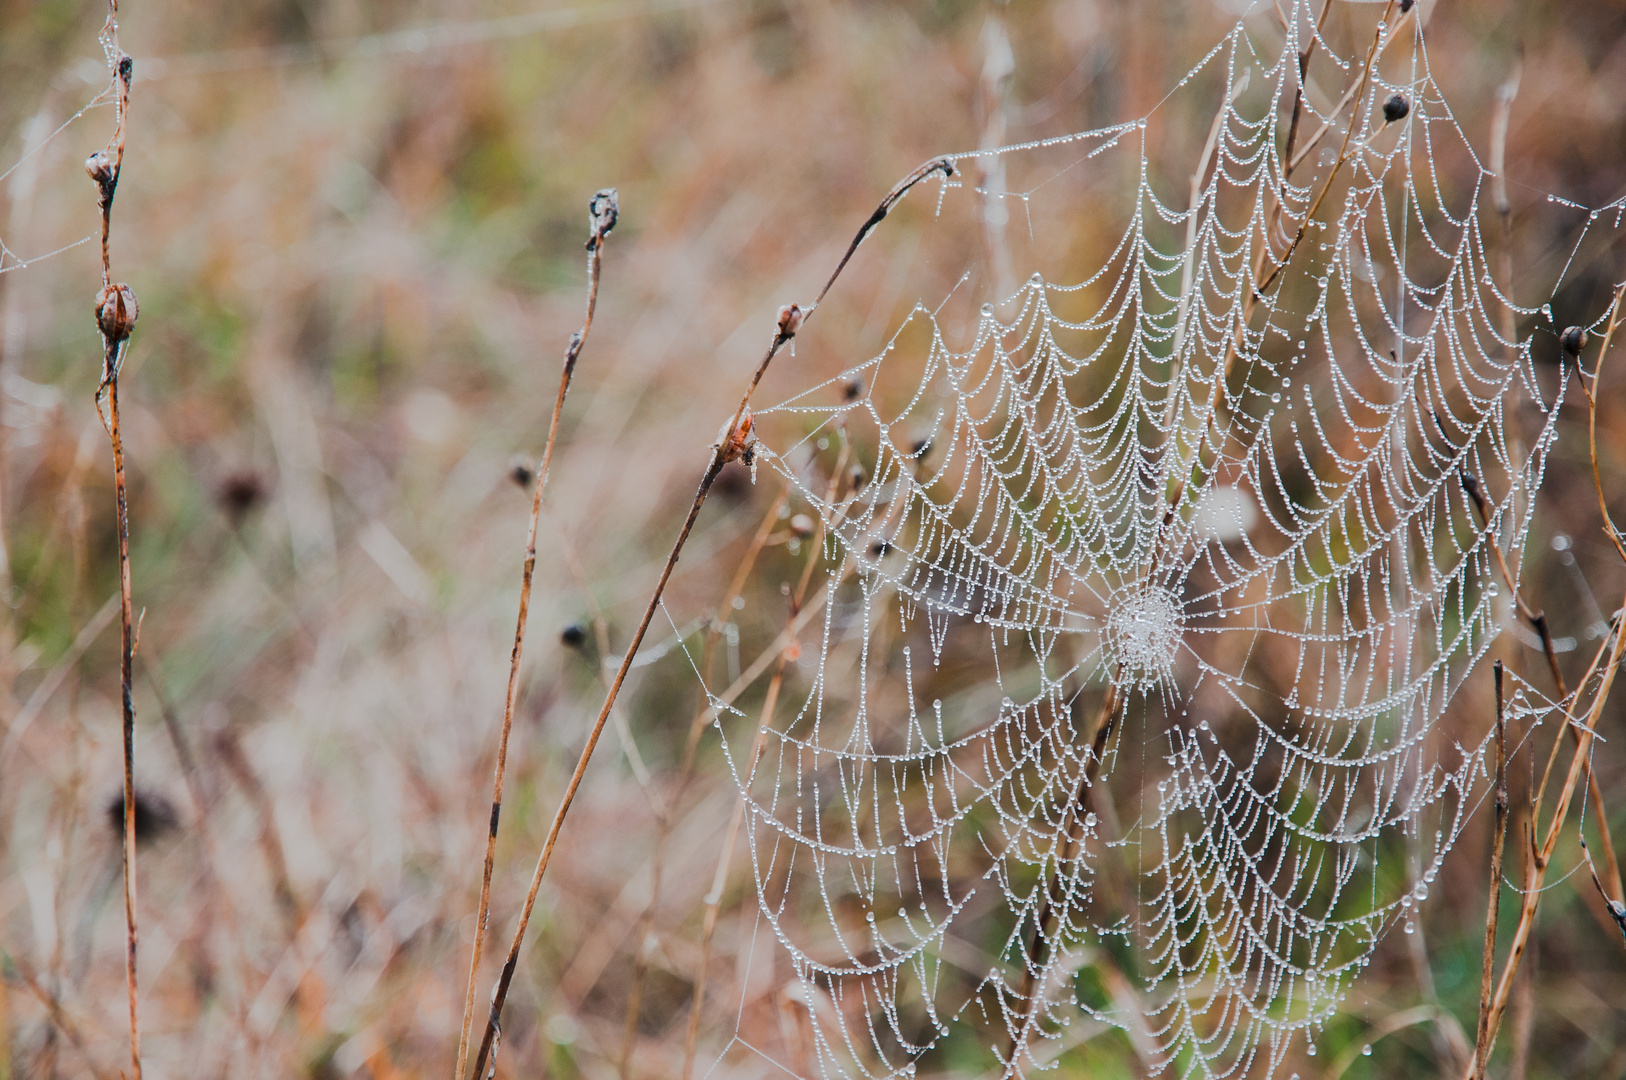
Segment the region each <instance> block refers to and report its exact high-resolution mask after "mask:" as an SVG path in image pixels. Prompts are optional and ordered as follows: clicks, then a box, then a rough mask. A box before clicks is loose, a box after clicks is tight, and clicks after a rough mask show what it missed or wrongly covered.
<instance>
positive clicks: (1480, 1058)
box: [1473, 660, 1507, 1080]
mask: <svg viewBox="0 0 1626 1080" xmlns="http://www.w3.org/2000/svg"><path fill="white" fill-rule="evenodd" d="M1493 670H1494V672H1495V676H1496V828H1495V833H1494V836H1493V837H1492V839H1491V867H1490V900H1489V901H1487V903H1486V908H1485V955H1484V962H1483V964H1482V965H1481V968H1480V976H1479V1031H1478V1035H1477V1036H1476V1038H1475V1042H1474V1058H1473V1061H1474V1066H1473V1078H1474V1080H1480V1078H1482V1077H1483V1076H1484V1075H1485V1062H1486V1061H1487V1060H1488V1059H1489V1058H1490V1040H1489V1039H1487V1038H1486V1034H1487V1032H1488V1031H1489V1029H1490V1010H1491V979H1492V976H1494V975H1495V973H1496V921H1497V911H1498V908H1499V906H1500V901H1501V899H1502V849H1503V848H1504V847H1505V846H1506V842H1507V723H1506V719H1505V718H1504V716H1503V713H1502V662H1501V661H1500V660H1498V661H1496V667H1495V668H1494V669H1493Z"/></svg>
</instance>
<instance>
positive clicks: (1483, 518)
mask: <svg viewBox="0 0 1626 1080" xmlns="http://www.w3.org/2000/svg"><path fill="white" fill-rule="evenodd" d="M1462 479H1463V484H1462V486H1463V488H1464V489H1465V490H1466V491H1467V492H1468V495H1469V497H1470V498H1471V499H1472V500H1473V504H1474V507H1475V508H1476V509H1477V510H1478V511H1479V520H1480V523H1481V525H1482V526H1483V527H1484V528H1486V529H1487V530H1488V529H1489V528H1490V507H1488V506H1487V505H1486V504H1485V494H1484V492H1483V490H1481V488H1480V486H1479V481H1478V480H1477V479H1474V478H1473V474H1472V473H1466V472H1465V473H1463V474H1462ZM1485 540H1486V542H1487V543H1488V544H1489V546H1490V550H1491V555H1492V556H1494V557H1495V559H1496V565H1497V567H1498V568H1500V570H1501V574H1502V580H1503V581H1504V582H1506V583H1507V588H1508V591H1509V592H1510V593H1512V594H1513V602H1514V604H1515V605H1516V606H1517V607H1518V609H1519V614H1520V616H1522V617H1523V618H1524V620H1525V621H1526V622H1528V623H1529V624H1530V626H1531V629H1533V630H1535V632H1536V634H1537V636H1539V637H1540V638H1541V651H1542V652H1543V654H1545V656H1546V657H1547V671H1548V673H1549V674H1550V675H1551V676H1552V679H1553V687H1554V689H1556V690H1557V692H1558V700H1559V701H1560V702H1565V703H1567V702H1568V701H1569V696H1570V691H1569V685H1568V683H1566V682H1565V681H1564V672H1563V669H1561V668H1560V667H1559V666H1558V649H1557V647H1556V646H1555V645H1554V644H1553V633H1552V629H1551V627H1549V626H1548V625H1547V615H1546V613H1545V612H1542V611H1537V610H1535V609H1534V608H1532V607H1531V606H1530V605H1529V604H1528V603H1527V602H1526V601H1525V599H1524V594H1523V593H1522V592H1521V591H1520V590H1519V587H1518V585H1517V584H1515V583H1514V581H1513V574H1512V572H1511V571H1510V570H1509V569H1508V565H1507V559H1506V558H1504V557H1503V555H1502V546H1501V545H1500V544H1499V543H1497V541H1496V537H1495V536H1494V535H1491V534H1490V533H1489V532H1488V531H1487V533H1486V535H1485ZM1570 735H1571V736H1573V737H1574V738H1575V739H1576V745H1580V738H1581V733H1580V732H1578V731H1576V730H1575V728H1574V727H1573V726H1572V727H1571V728H1570ZM1585 769H1586V783H1587V797H1588V798H1589V799H1590V800H1591V801H1592V812H1593V814H1594V815H1595V816H1596V818H1597V825H1598V842H1599V844H1601V845H1602V847H1603V856H1604V869H1605V872H1606V873H1607V875H1608V880H1609V881H1612V882H1614V885H1615V892H1616V893H1617V894H1619V893H1620V891H1621V883H1620V863H1619V861H1618V860H1617V859H1616V857H1615V840H1614V837H1613V835H1612V834H1611V833H1610V830H1609V813H1608V810H1607V809H1606V808H1605V806H1604V802H1603V789H1602V788H1601V787H1600V786H1599V785H1598V778H1597V777H1596V776H1594V775H1593V774H1592V762H1591V761H1590V760H1589V761H1587V762H1586V764H1585Z"/></svg>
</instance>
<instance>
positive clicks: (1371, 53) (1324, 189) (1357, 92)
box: [1256, 0, 1416, 293]
mask: <svg viewBox="0 0 1626 1080" xmlns="http://www.w3.org/2000/svg"><path fill="white" fill-rule="evenodd" d="M1393 10H1394V0H1389V2H1388V3H1387V4H1386V5H1384V8H1383V17H1382V18H1381V19H1379V20H1378V30H1377V33H1375V34H1374V35H1373V36H1372V47H1371V48H1369V49H1368V50H1367V51H1366V63H1365V64H1364V65H1362V67H1361V78H1360V81H1359V82H1358V83H1356V84H1355V86H1354V88H1353V96H1351V95H1350V94H1346V95H1345V96H1344V100H1343V101H1341V102H1339V105H1338V108H1336V109H1334V110H1333V114H1332V116H1331V117H1328V119H1327V125H1330V124H1331V123H1332V121H1333V120H1334V119H1335V118H1336V117H1337V116H1338V115H1339V114H1340V113H1341V112H1343V109H1344V105H1345V104H1346V103H1347V102H1349V101H1351V100H1355V99H1358V98H1360V97H1362V96H1364V95H1365V93H1366V87H1367V84H1368V83H1370V82H1371V81H1372V62H1373V61H1374V60H1375V59H1376V58H1377V54H1378V45H1379V44H1381V43H1382V41H1383V29H1384V27H1385V26H1387V25H1388V23H1389V13H1390V12H1391V11H1393ZM1415 10H1416V5H1415V4H1414V5H1413V6H1412V7H1411V8H1409V9H1408V10H1407V11H1406V14H1405V15H1404V16H1402V19H1401V21H1402V22H1404V21H1405V18H1407V17H1409V16H1410V15H1411V14H1412V12H1413V11H1415ZM1395 29H1396V30H1399V29H1400V26H1399V24H1398V23H1397V24H1396V25H1395ZM1327 125H1323V126H1322V128H1321V130H1320V131H1318V132H1316V134H1315V137H1314V138H1312V139H1311V140H1310V142H1309V144H1308V145H1306V146H1305V147H1304V149H1303V150H1302V151H1300V152H1299V156H1298V157H1296V158H1292V159H1290V160H1289V162H1288V167H1289V169H1291V168H1292V167H1293V166H1296V165H1297V164H1298V163H1299V161H1300V160H1302V159H1303V157H1304V155H1305V154H1308V153H1309V152H1310V151H1311V149H1313V148H1314V146H1315V144H1316V143H1317V142H1319V141H1320V140H1321V136H1322V135H1323V134H1324V133H1325V132H1326V131H1327ZM1354 134H1355V125H1354V124H1353V123H1351V124H1350V125H1349V127H1347V128H1346V129H1345V130H1344V142H1343V145H1342V146H1340V147H1339V148H1338V160H1337V161H1335V162H1334V163H1333V166H1332V171H1331V172H1329V173H1328V174H1327V179H1326V180H1325V181H1324V182H1323V183H1322V185H1321V191H1320V192H1319V193H1318V194H1317V195H1316V197H1315V202H1313V203H1311V204H1310V209H1309V210H1308V211H1306V212H1305V215H1304V220H1303V221H1302V222H1300V223H1299V229H1298V232H1297V233H1296V234H1295V235H1294V237H1293V242H1292V243H1290V244H1288V245H1287V250H1286V251H1285V252H1283V253H1282V258H1281V261H1280V262H1279V263H1277V264H1276V268H1275V269H1274V270H1272V271H1271V272H1270V276H1269V277H1267V278H1265V280H1264V281H1262V282H1260V283H1259V286H1258V288H1257V289H1256V291H1257V292H1260V293H1263V292H1264V291H1265V290H1266V289H1268V288H1270V286H1271V284H1272V283H1273V282H1274V281H1275V280H1276V278H1277V277H1278V276H1279V275H1280V274H1281V272H1282V271H1283V270H1285V269H1286V268H1287V264H1288V263H1289V262H1290V261H1291V260H1292V258H1293V252H1295V251H1297V250H1298V246H1299V244H1300V243H1301V242H1302V241H1303V240H1304V233H1305V231H1306V230H1307V229H1308V228H1309V226H1310V222H1312V221H1314V220H1315V215H1316V212H1317V211H1318V210H1320V209H1321V204H1322V202H1324V201H1325V200H1326V198H1327V193H1328V192H1329V191H1331V190H1332V182H1333V180H1335V179H1337V177H1338V172H1339V170H1340V169H1342V168H1343V167H1344V162H1346V161H1348V160H1349V140H1350V138H1351V137H1353V136H1354Z"/></svg>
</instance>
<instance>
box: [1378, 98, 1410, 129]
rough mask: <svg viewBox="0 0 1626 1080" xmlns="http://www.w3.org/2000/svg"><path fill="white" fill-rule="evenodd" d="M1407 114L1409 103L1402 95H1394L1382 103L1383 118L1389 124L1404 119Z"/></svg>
mask: <svg viewBox="0 0 1626 1080" xmlns="http://www.w3.org/2000/svg"><path fill="white" fill-rule="evenodd" d="M1409 112H1411V102H1409V101H1407V100H1406V98H1405V96H1404V95H1402V94H1396V95H1395V96H1394V97H1391V98H1390V99H1389V100H1388V101H1385V102H1384V103H1383V118H1384V119H1385V120H1387V121H1388V122H1389V123H1391V124H1392V123H1394V122H1395V121H1396V120H1403V119H1405V117H1406V114H1407V113H1409Z"/></svg>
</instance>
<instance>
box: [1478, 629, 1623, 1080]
mask: <svg viewBox="0 0 1626 1080" xmlns="http://www.w3.org/2000/svg"><path fill="white" fill-rule="evenodd" d="M1623 602H1626V601H1623ZM1623 651H1626V619H1623V620H1621V622H1620V624H1619V626H1617V628H1616V630H1615V633H1614V634H1613V640H1612V641H1611V642H1609V643H1608V660H1607V663H1604V655H1603V651H1602V650H1600V652H1599V655H1598V657H1597V658H1596V659H1595V660H1594V661H1593V665H1592V669H1591V671H1589V672H1588V675H1587V678H1588V680H1590V679H1591V677H1592V676H1593V675H1594V674H1596V673H1598V672H1599V670H1600V668H1601V670H1602V679H1601V681H1600V683H1599V685H1598V689H1597V691H1596V692H1595V693H1594V694H1593V697H1592V704H1591V707H1590V708H1589V709H1588V711H1587V716H1586V720H1585V721H1584V722H1583V728H1582V733H1581V744H1580V745H1579V746H1578V747H1577V748H1576V751H1575V756H1574V757H1573V758H1572V759H1571V760H1570V767H1569V771H1568V773H1567V774H1566V775H1565V779H1564V785H1563V787H1562V788H1561V789H1560V790H1559V795H1558V803H1557V805H1556V806H1555V807H1554V808H1553V814H1552V818H1551V819H1550V820H1549V822H1548V826H1547V832H1546V834H1545V836H1544V838H1543V840H1542V843H1541V846H1540V847H1539V848H1537V849H1536V850H1535V852H1534V857H1533V859H1532V860H1531V872H1530V875H1529V877H1530V880H1528V881H1527V882H1526V888H1525V893H1524V897H1523V903H1522V905H1521V906H1520V909H1519V921H1518V924H1517V926H1516V927H1515V928H1514V931H1513V942H1512V944H1511V945H1510V947H1509V950H1508V958H1507V961H1506V963H1505V964H1504V965H1503V968H1502V977H1501V979H1500V981H1499V982H1498V983H1497V986H1496V992H1495V994H1494V996H1493V997H1492V999H1491V1004H1490V1009H1489V1012H1488V1016H1487V1020H1486V1024H1485V1031H1484V1034H1483V1038H1482V1040H1481V1043H1482V1045H1481V1046H1480V1048H1479V1052H1478V1054H1477V1055H1476V1060H1477V1059H1478V1058H1480V1057H1484V1058H1488V1057H1489V1055H1490V1049H1491V1047H1493V1046H1494V1045H1495V1043H1496V1035H1497V1031H1498V1029H1499V1028H1500V1026H1501V1021H1502V1014H1503V1012H1504V1011H1505V1010H1506V1008H1507V1004H1508V999H1509V997H1510V995H1511V994H1512V992H1513V979H1514V976H1515V975H1516V974H1517V973H1518V968H1519V961H1520V959H1521V958H1522V957H1523V955H1524V950H1525V947H1526V946H1527V945H1528V944H1529V941H1530V934H1531V931H1532V930H1533V929H1534V926H1535V919H1536V910H1537V907H1538V906H1539V904H1540V903H1541V891H1542V883H1543V881H1544V880H1545V878H1546V874H1547V866H1548V864H1549V862H1550V861H1551V859H1552V854H1553V849H1554V848H1555V847H1557V845H1558V837H1559V835H1560V833H1561V832H1562V830H1563V826H1564V821H1565V819H1566V818H1567V817H1568V816H1569V809H1570V802H1571V801H1572V799H1573V798H1574V794H1575V789H1576V787H1577V785H1578V784H1579V783H1580V779H1581V771H1582V764H1583V762H1584V760H1585V758H1586V755H1587V752H1588V751H1589V750H1590V749H1591V746H1592V737H1593V734H1594V732H1595V730H1596V727H1597V722H1598V717H1599V716H1600V715H1601V714H1602V712H1603V706H1604V703H1605V702H1606V701H1607V700H1608V697H1609V691H1610V690H1611V689H1613V687H1614V681H1615V673H1616V671H1618V670H1619V665H1620V660H1621V654H1622V652H1623ZM1583 685H1584V684H1583ZM1576 720H1577V717H1576V715H1575V703H1572V704H1571V705H1570V706H1569V708H1567V709H1566V710H1565V712H1564V716H1563V722H1564V724H1565V725H1566V726H1568V725H1571V724H1574V723H1575V722H1576ZM1556 741H1557V742H1559V743H1561V742H1562V741H1563V740H1562V738H1560V739H1558V740H1556ZM1545 786H1546V783H1545V780H1544V781H1543V784H1542V787H1543V788H1544V787H1545ZM1536 798H1537V805H1539V804H1540V800H1541V792H1540V790H1539V789H1538V792H1537V796H1536ZM1533 842H1534V841H1533V838H1532V843H1533Z"/></svg>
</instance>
